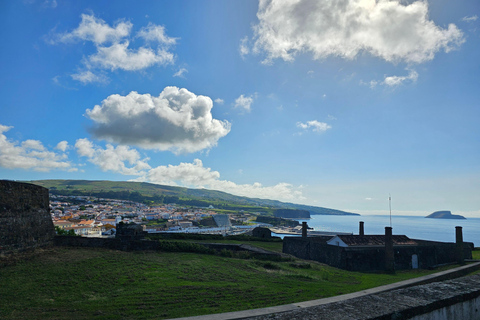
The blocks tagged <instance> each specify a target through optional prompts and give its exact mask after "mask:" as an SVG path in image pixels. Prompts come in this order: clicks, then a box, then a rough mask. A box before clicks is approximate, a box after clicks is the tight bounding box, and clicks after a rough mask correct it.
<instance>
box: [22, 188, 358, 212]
mask: <svg viewBox="0 0 480 320" xmlns="http://www.w3.org/2000/svg"><path fill="white" fill-rule="evenodd" d="M25 182H29V183H33V184H36V185H40V186H42V187H45V188H48V189H50V191H51V192H52V193H57V194H68V193H70V194H74V193H79V194H80V193H81V194H84V195H94V194H96V195H98V194H100V195H104V196H102V197H104V198H107V197H108V194H116V195H118V194H120V195H121V194H122V193H124V194H125V196H129V197H130V198H128V199H125V200H136V199H135V198H138V200H140V199H145V198H147V199H151V200H152V201H157V200H159V199H162V200H168V201H171V202H175V200H177V201H183V203H185V204H189V205H197V206H202V205H208V204H209V203H210V202H216V203H225V202H226V203H230V204H234V205H239V206H257V207H269V208H274V209H297V210H306V211H309V212H310V214H311V215H359V214H358V213H351V212H346V211H341V210H336V209H330V208H323V207H316V206H308V205H302V204H295V203H290V202H281V201H278V200H268V199H259V198H248V197H242V196H235V195H232V194H229V193H226V192H222V191H216V190H208V189H189V188H185V187H173V186H165V185H159V184H153V183H147V182H129V181H106V180H32V181H25ZM140 196H142V197H143V198H141V197H140ZM138 200H137V201H138ZM140 201H143V200H140ZM214 206H215V205H214Z"/></svg>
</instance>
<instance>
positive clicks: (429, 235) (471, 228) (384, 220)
mask: <svg viewBox="0 0 480 320" xmlns="http://www.w3.org/2000/svg"><path fill="white" fill-rule="evenodd" d="M298 221H300V223H301V222H303V221H306V222H307V224H308V226H309V227H312V228H314V230H315V231H338V232H353V234H358V225H359V222H360V221H363V222H364V223H365V224H364V230H365V234H385V227H388V226H390V216H388V215H364V216H326V215H312V216H311V219H307V220H298ZM456 226H461V227H463V241H465V242H473V243H474V244H475V246H480V218H467V219H465V220H464V219H462V220H457V219H427V218H424V217H419V216H394V215H392V228H393V234H397V235H406V236H407V237H409V238H412V239H422V240H433V241H443V242H455V227H456Z"/></svg>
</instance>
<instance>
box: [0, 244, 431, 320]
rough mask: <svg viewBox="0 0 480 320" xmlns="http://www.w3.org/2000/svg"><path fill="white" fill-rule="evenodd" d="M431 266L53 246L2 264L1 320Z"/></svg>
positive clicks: (97, 313) (184, 301) (201, 306)
mask: <svg viewBox="0 0 480 320" xmlns="http://www.w3.org/2000/svg"><path fill="white" fill-rule="evenodd" d="M432 272H434V271H410V272H398V273H397V274H395V275H388V274H373V273H356V272H347V271H343V270H339V269H335V268H331V267H328V266H325V265H322V264H319V263H315V262H310V261H309V262H307V261H303V260H293V261H283V262H273V261H265V260H256V259H237V258H226V257H222V256H217V255H208V254H193V253H162V252H122V251H113V250H106V249H88V248H55V249H51V250H48V251H46V252H44V253H42V254H37V255H36V256H34V257H33V258H31V259H29V260H27V261H22V262H19V263H17V264H16V265H13V266H6V267H2V268H0V319H162V318H174V317H184V316H193V315H202V314H211V313H219V312H227V311H236V310H244V309H250V308H261V307H267V306H274V305H281V304H287V303H292V302H299V301H304V300H310V299H318V298H323V297H329V296H334V295H339V294H344V293H349V292H354V291H359V290H363V289H367V288H371V287H375V286H379V285H384V284H388V283H393V282H397V281H401V280H405V279H408V278H412V277H417V276H422V275H425V274H429V273H432Z"/></svg>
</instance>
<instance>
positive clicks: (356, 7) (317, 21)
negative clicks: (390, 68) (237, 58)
mask: <svg viewBox="0 0 480 320" xmlns="http://www.w3.org/2000/svg"><path fill="white" fill-rule="evenodd" d="M257 17H258V19H259V23H258V25H256V26H255V27H254V33H255V36H254V40H255V44H254V48H253V49H254V52H256V53H260V52H264V53H265V54H266V59H265V61H264V62H265V63H270V62H272V61H273V60H274V59H277V58H281V59H283V60H285V61H292V60H294V58H295V55H296V54H298V53H302V52H310V53H312V54H313V57H314V59H322V58H325V57H328V56H338V57H342V58H345V59H353V58H355V57H356V56H357V55H358V54H359V53H360V52H362V51H365V52H368V53H370V54H372V55H373V56H376V57H379V58H382V59H384V60H386V61H389V62H399V61H404V62H407V63H422V62H425V61H428V60H431V59H433V58H434V56H435V54H436V53H437V52H438V51H439V50H442V49H443V50H445V51H446V52H448V51H450V50H451V49H453V48H456V47H458V46H459V45H461V44H462V43H463V42H464V38H463V33H462V32H461V31H460V30H459V29H458V28H457V27H456V26H455V25H454V24H450V25H448V28H446V29H443V28H440V27H439V26H437V25H435V23H434V22H433V21H431V20H429V19H428V3H427V2H426V1H415V2H413V3H410V4H403V3H402V2H401V1H389V0H378V1H376V0H350V1H348V0H342V1H315V0H306V1H298V0H297V1H295V0H291V1H271V0H260V3H259V9H258V12H257ZM392 22H394V23H392Z"/></svg>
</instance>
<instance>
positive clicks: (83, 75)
mask: <svg viewBox="0 0 480 320" xmlns="http://www.w3.org/2000/svg"><path fill="white" fill-rule="evenodd" d="M70 76H71V77H72V79H73V80H77V81H80V82H81V83H83V84H87V83H92V82H99V83H107V82H108V78H107V77H106V76H104V75H102V74H94V73H93V72H92V71H90V70H86V71H81V72H79V73H74V74H71V75H70Z"/></svg>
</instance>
